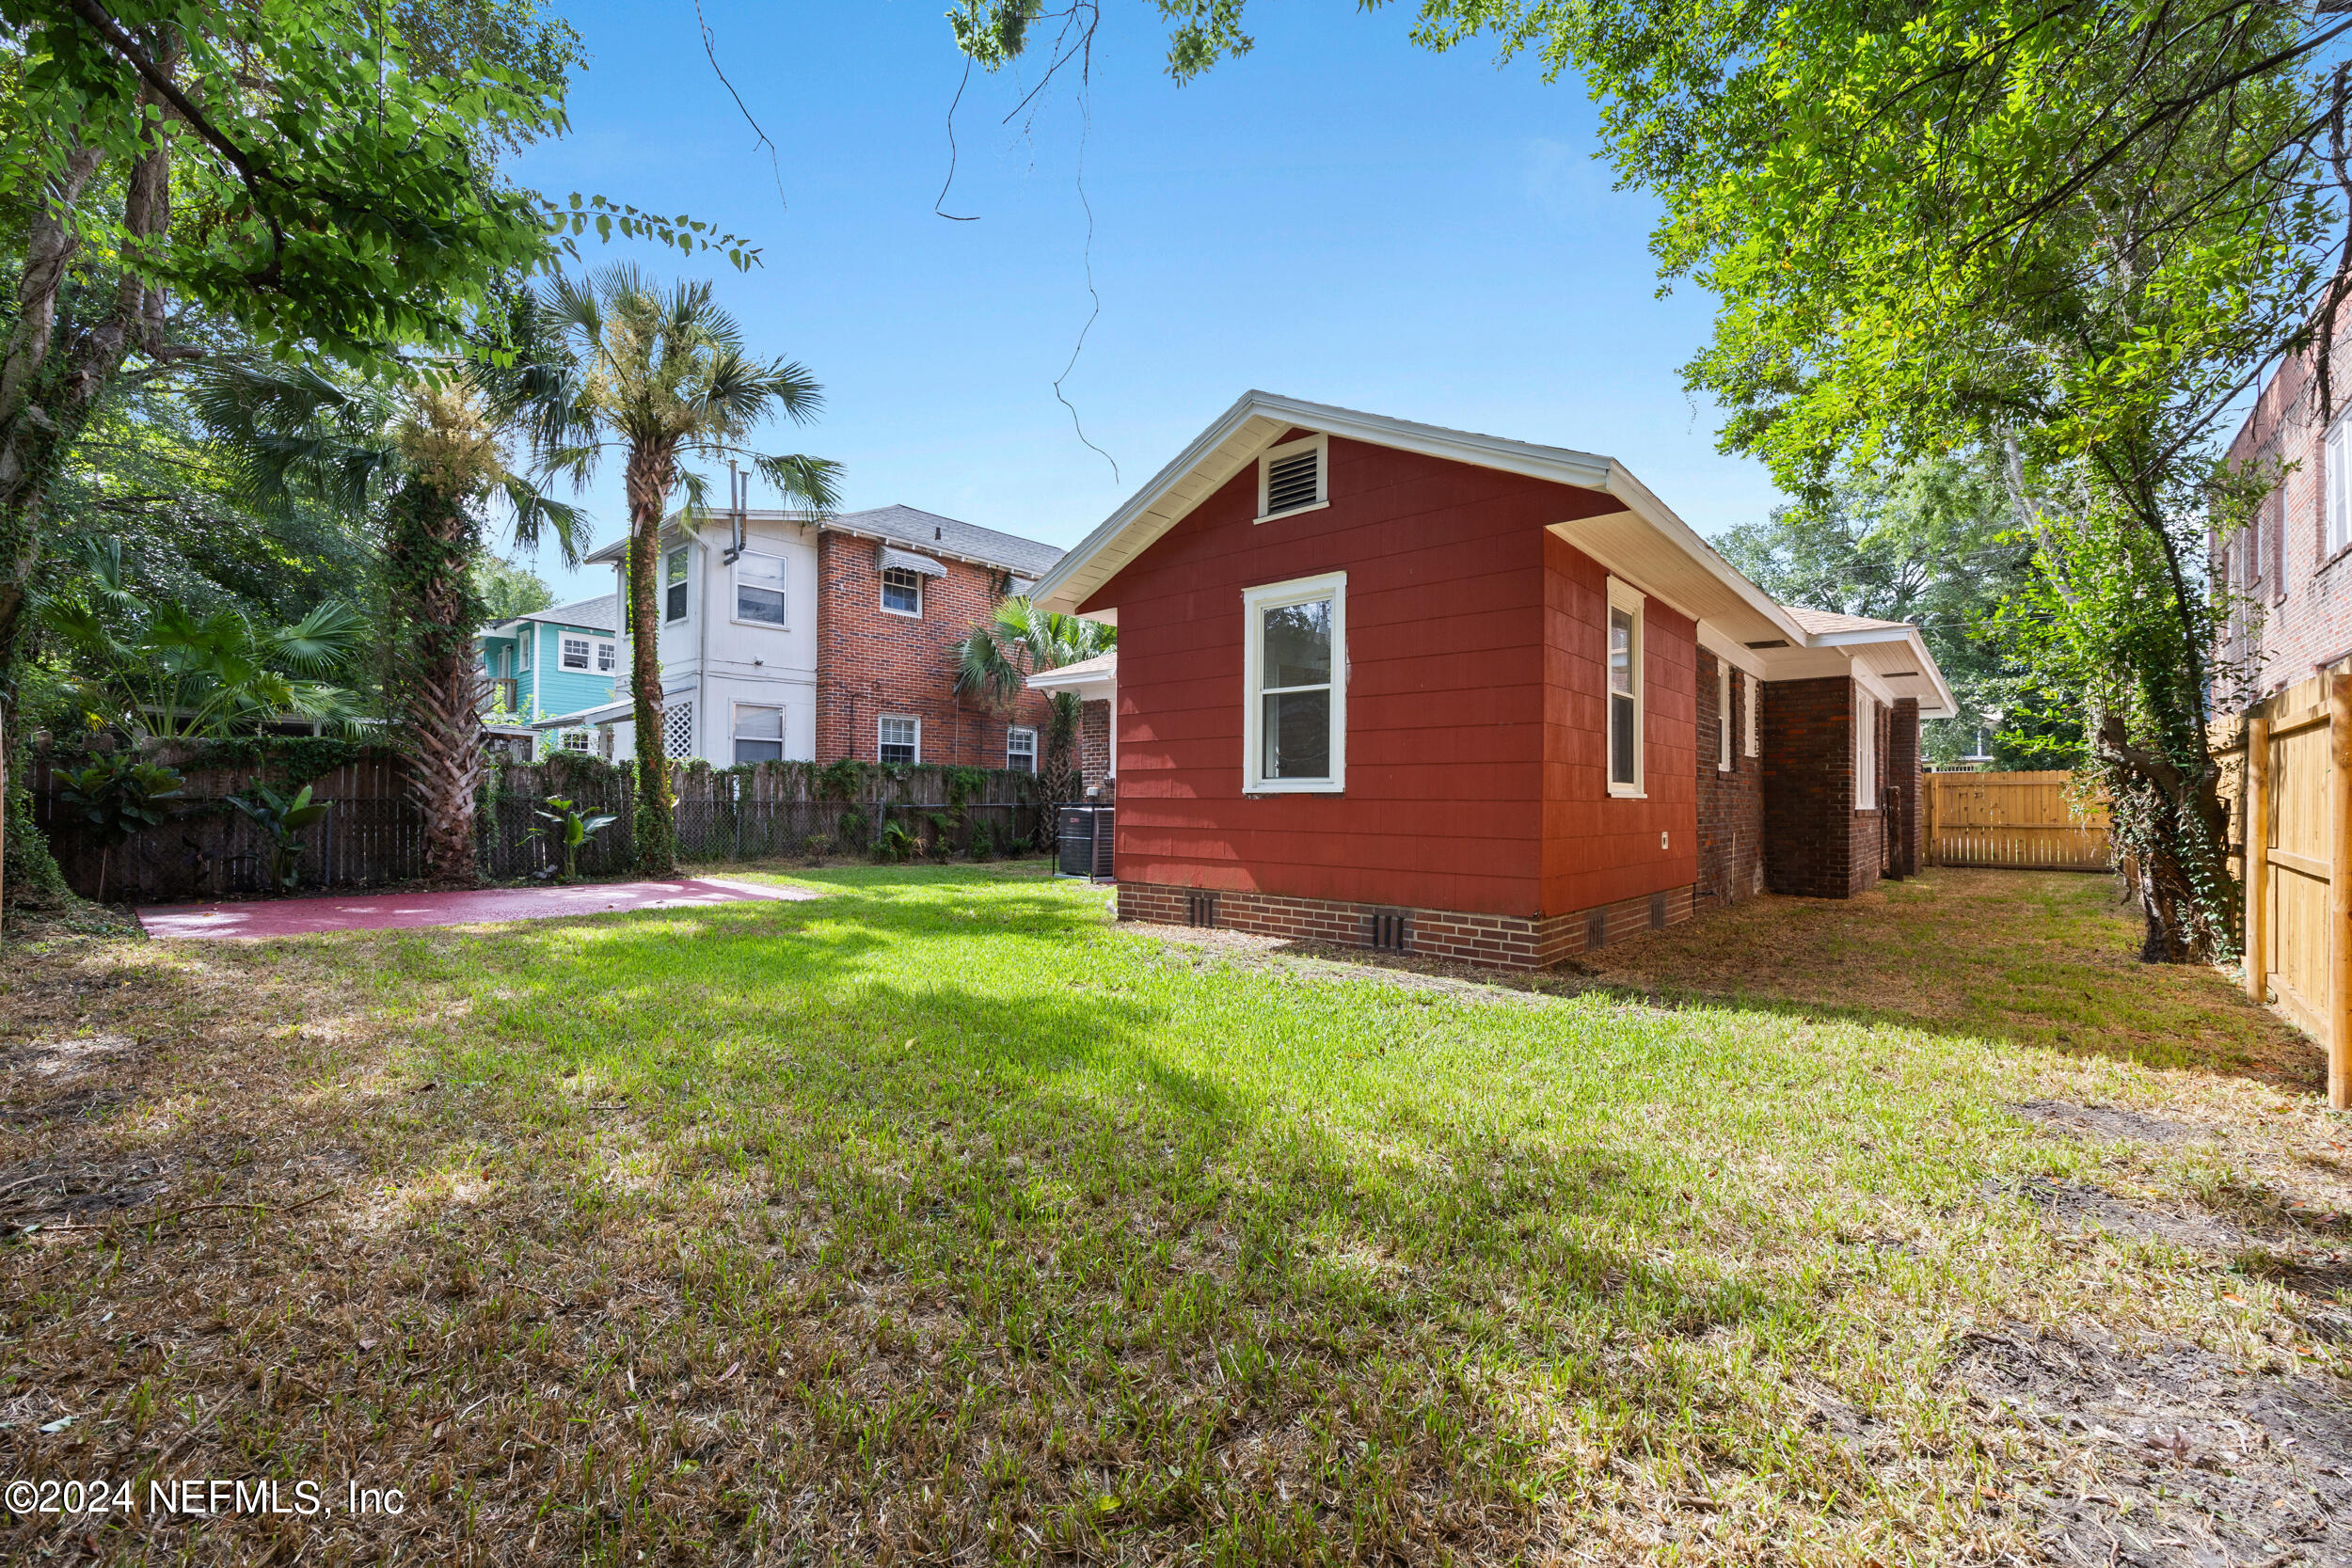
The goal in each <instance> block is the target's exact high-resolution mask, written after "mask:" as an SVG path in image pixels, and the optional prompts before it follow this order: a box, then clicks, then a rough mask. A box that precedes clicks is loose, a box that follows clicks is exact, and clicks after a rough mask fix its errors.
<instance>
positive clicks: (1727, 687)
mask: <svg viewBox="0 0 2352 1568" xmlns="http://www.w3.org/2000/svg"><path fill="white" fill-rule="evenodd" d="M1715 771H1716V772H1718V773H1728V772H1730V771H1731V666H1730V665H1728V664H1726V663H1724V661H1723V660H1722V659H1720V658H1719V659H1717V660H1716V661H1715Z"/></svg>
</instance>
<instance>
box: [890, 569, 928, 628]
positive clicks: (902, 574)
mask: <svg viewBox="0 0 2352 1568" xmlns="http://www.w3.org/2000/svg"><path fill="white" fill-rule="evenodd" d="M894 577H897V578H907V579H908V580H909V581H912V582H913V583H914V609H913V610H900V609H899V608H898V606H896V605H894V604H892V603H891V602H890V590H891V589H892V588H893V587H898V588H904V587H905V586H906V583H904V582H899V583H893V582H892V581H891V580H890V579H891V578H894ZM882 613H883V614H884V615H904V616H906V617H908V618H909V619H911V620H915V621H920V620H921V619H922V618H923V574H922V573H920V572H918V571H916V570H915V569H914V567H912V566H884V567H883V568H882Z"/></svg>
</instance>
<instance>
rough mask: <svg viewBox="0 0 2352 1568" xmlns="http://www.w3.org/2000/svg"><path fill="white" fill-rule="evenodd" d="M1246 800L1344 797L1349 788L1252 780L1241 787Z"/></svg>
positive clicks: (1319, 782) (1333, 784)
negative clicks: (1273, 797) (1317, 796)
mask: <svg viewBox="0 0 2352 1568" xmlns="http://www.w3.org/2000/svg"><path fill="white" fill-rule="evenodd" d="M1241 793H1242V798H1243V799H1244V800H1263V799H1264V798H1266V797H1268V796H1274V795H1344V794H1346V793H1347V786H1346V785H1345V784H1341V783H1338V782H1336V781H1333V782H1329V783H1325V782H1322V781H1318V782H1316V783H1314V784H1279V783H1275V782H1273V781H1270V780H1265V779H1251V780H1249V781H1248V782H1247V783H1245V784H1243V785H1242V786H1241Z"/></svg>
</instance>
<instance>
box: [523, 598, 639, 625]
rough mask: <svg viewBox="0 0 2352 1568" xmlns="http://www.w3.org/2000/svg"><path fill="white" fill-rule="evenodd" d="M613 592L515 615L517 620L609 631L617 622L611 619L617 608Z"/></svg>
mask: <svg viewBox="0 0 2352 1568" xmlns="http://www.w3.org/2000/svg"><path fill="white" fill-rule="evenodd" d="M618 597H619V595H618V594H597V595H596V597H595V598H593V599H574V600H573V601H572V602H571V603H570V604H559V605H549V606H548V608H547V609H545V610H532V612H531V613H530V614H528V615H517V616H516V617H515V619H516V620H517V621H548V622H552V623H554V624H555V625H558V626H585V627H587V628H588V629H589V630H590V631H611V630H612V628H613V626H616V625H617V624H618V623H617V622H615V621H614V620H613V610H615V609H616V608H617V607H616V605H615V603H614V601H615V600H616V599H617V598H618Z"/></svg>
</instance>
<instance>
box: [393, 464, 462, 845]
mask: <svg viewBox="0 0 2352 1568" xmlns="http://www.w3.org/2000/svg"><path fill="white" fill-rule="evenodd" d="M389 513H390V515H389V519H388V527H387V529H386V537H385V552H384V553H385V564H386V567H387V576H388V577H389V579H390V588H391V601H392V602H391V604H390V607H389V609H390V611H391V613H390V617H389V619H390V620H391V622H392V630H393V641H392V670H391V674H392V677H393V679H392V690H393V693H394V701H395V703H396V705H397V706H398V709H399V713H400V717H401V718H402V720H403V721H405V725H406V728H407V732H408V739H409V755H408V768H407V774H406V781H405V782H406V784H407V786H408V792H409V796H410V798H411V799H413V800H415V801H416V802H417V804H418V806H419V808H420V809H421V810H422V812H423V813H424V861H425V875H426V876H427V877H428V878H429V879H432V880H433V881H436V882H439V883H444V884H450V885H457V886H470V885H472V884H473V883H475V882H478V881H480V880H481V869H480V863H479V861H478V859H477V857H476V854H475V849H474V794H475V791H476V790H477V789H478V788H480V786H481V784H482V721H481V718H480V716H479V712H478V709H479V706H480V699H481V690H482V677H481V676H480V675H479V674H477V673H475V670H474V656H473V632H474V626H475V625H476V623H477V622H479V621H480V619H481V607H480V606H479V605H478V604H476V602H475V600H474V594H473V584H472V577H471V573H472V567H473V561H474V556H475V555H476V553H477V552H478V550H479V548H480V546H481V541H480V539H479V538H478V534H479V532H480V525H479V524H478V523H476V522H475V520H474V518H473V516H472V515H471V514H470V513H469V511H468V510H467V509H466V507H465V506H464V504H463V503H462V502H460V501H459V500H458V499H456V498H454V497H452V496H449V495H446V494H443V493H442V492H440V491H439V490H437V489H435V488H434V487H433V486H431V485H429V484H426V483H421V482H420V481H416V480H411V481H410V482H409V483H407V484H406V485H405V486H403V488H402V490H401V492H400V494H399V495H397V496H395V497H394V498H393V499H392V504H391V506H390V508H389Z"/></svg>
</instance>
